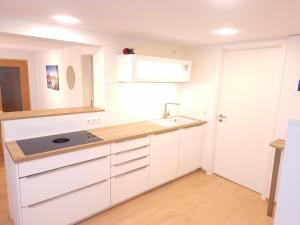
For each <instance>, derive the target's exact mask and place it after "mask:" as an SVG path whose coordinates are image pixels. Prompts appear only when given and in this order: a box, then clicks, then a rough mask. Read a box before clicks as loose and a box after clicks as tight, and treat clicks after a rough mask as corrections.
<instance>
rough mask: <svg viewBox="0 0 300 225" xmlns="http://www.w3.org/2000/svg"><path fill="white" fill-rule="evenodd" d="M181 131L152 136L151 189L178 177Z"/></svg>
mask: <svg viewBox="0 0 300 225" xmlns="http://www.w3.org/2000/svg"><path fill="white" fill-rule="evenodd" d="M178 151H179V130H176V131H171V132H166V133H161V134H156V135H153V136H151V144H150V172H149V187H150V188H154V187H157V186H159V185H162V184H164V183H166V182H168V181H171V180H173V179H175V178H176V177H177V172H178Z"/></svg>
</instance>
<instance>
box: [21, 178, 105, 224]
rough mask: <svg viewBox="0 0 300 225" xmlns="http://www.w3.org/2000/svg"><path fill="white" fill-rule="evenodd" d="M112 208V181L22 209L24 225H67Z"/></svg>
mask: <svg viewBox="0 0 300 225" xmlns="http://www.w3.org/2000/svg"><path fill="white" fill-rule="evenodd" d="M109 206H110V180H109V179H108V180H106V181H104V182H100V183H97V184H94V185H91V186H89V187H86V188H83V189H80V190H78V191H74V192H71V193H69V194H65V195H62V196H60V197H57V198H54V199H51V200H48V201H45V202H42V203H38V204H36V205H32V206H29V207H26V208H22V216H23V225H67V224H73V223H75V222H77V221H79V220H81V219H83V218H85V217H88V216H90V215H93V214H95V213H97V212H99V211H101V210H103V209H105V208H107V207H109Z"/></svg>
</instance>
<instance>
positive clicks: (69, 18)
mask: <svg viewBox="0 0 300 225" xmlns="http://www.w3.org/2000/svg"><path fill="white" fill-rule="evenodd" d="M52 18H53V19H55V20H56V21H58V22H60V23H65V24H75V23H79V22H80V20H79V19H77V18H75V17H73V16H66V15H56V16H52Z"/></svg>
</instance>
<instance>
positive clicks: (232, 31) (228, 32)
mask: <svg viewBox="0 0 300 225" xmlns="http://www.w3.org/2000/svg"><path fill="white" fill-rule="evenodd" d="M238 32H239V30H238V29H235V28H230V27H227V28H221V29H218V30H215V31H214V33H215V34H217V35H221V36H228V35H233V34H236V33H238Z"/></svg>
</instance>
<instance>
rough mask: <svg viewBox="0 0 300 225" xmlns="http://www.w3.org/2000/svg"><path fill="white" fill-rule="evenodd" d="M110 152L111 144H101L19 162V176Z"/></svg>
mask: <svg viewBox="0 0 300 225" xmlns="http://www.w3.org/2000/svg"><path fill="white" fill-rule="evenodd" d="M109 154H110V145H109V144H107V145H99V146H96V147H91V148H85V149H82V150H77V151H73V152H68V153H64V154H59V155H54V156H49V157H45V158H41V159H35V160H31V161H28V162H22V163H20V164H19V177H26V176H29V175H32V174H36V173H41V172H45V171H47V170H53V169H56V168H60V167H64V166H68V165H72V164H75V163H79V162H84V161H87V160H91V159H95V158H99V157H102V156H106V155H109Z"/></svg>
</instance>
